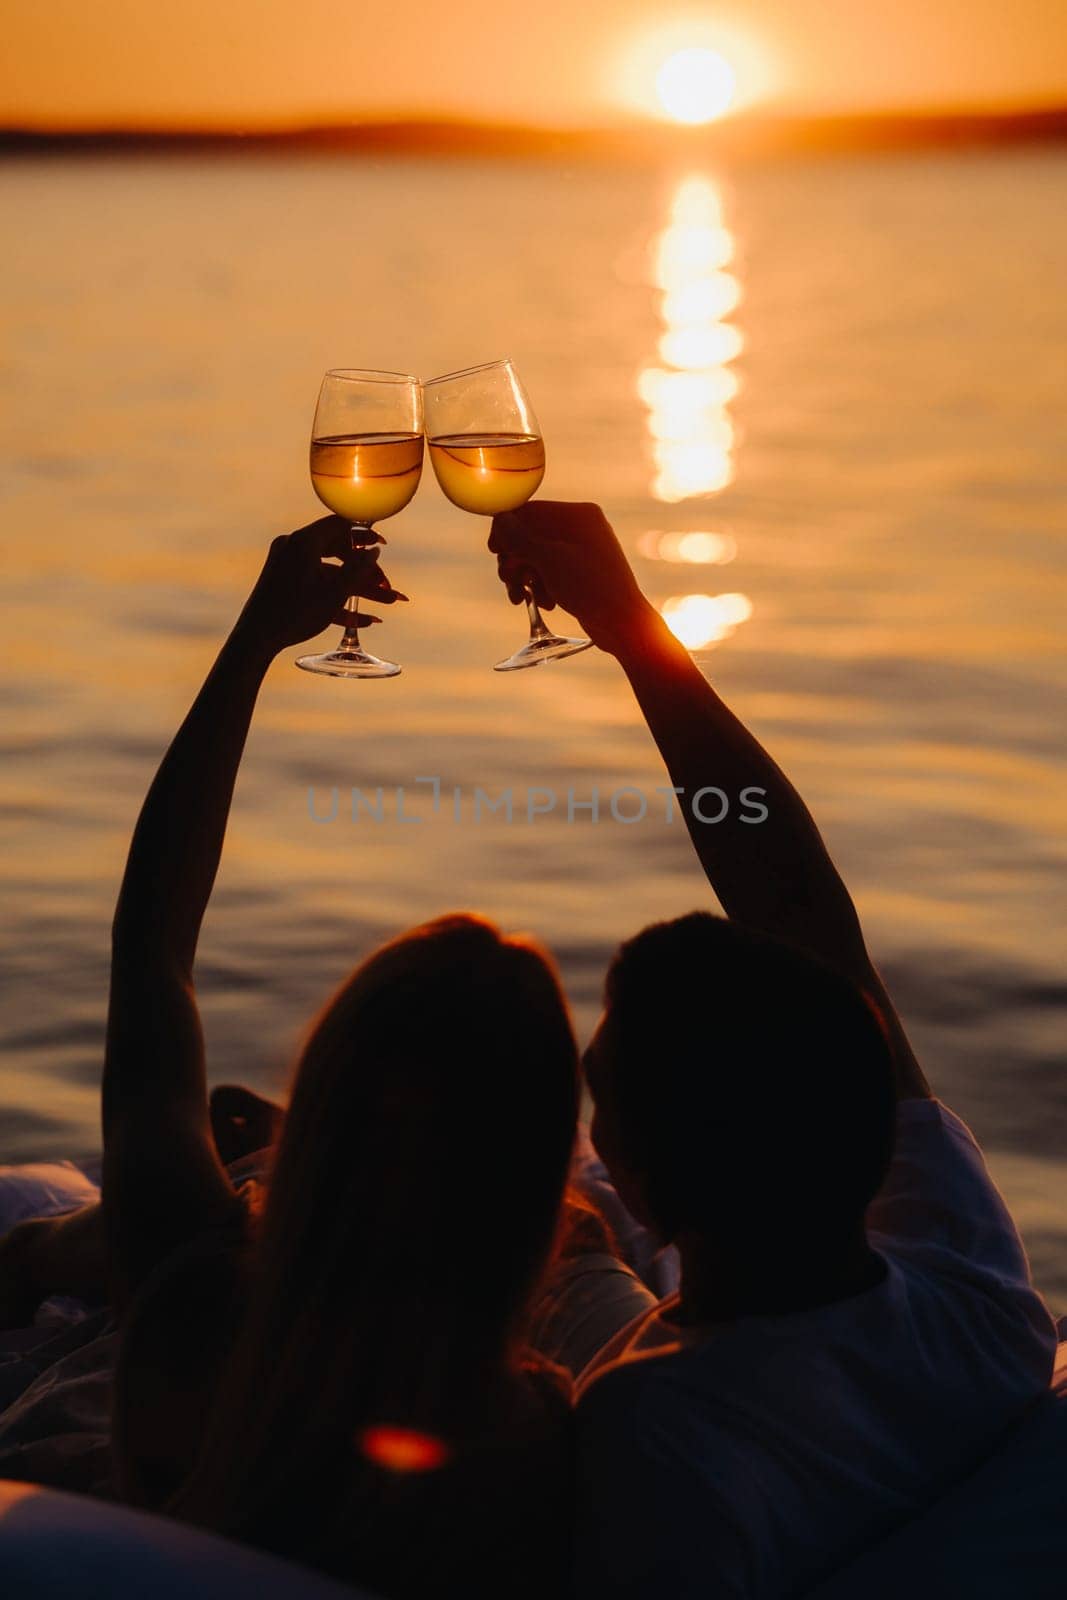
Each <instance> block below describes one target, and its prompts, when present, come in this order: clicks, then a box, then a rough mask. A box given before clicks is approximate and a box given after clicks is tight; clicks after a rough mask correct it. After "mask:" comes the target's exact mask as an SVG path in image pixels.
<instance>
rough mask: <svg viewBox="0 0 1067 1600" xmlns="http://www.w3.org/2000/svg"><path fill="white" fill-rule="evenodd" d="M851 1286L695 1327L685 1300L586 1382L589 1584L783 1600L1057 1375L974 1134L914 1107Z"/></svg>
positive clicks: (652, 1594)
mask: <svg viewBox="0 0 1067 1600" xmlns="http://www.w3.org/2000/svg"><path fill="white" fill-rule="evenodd" d="M868 1227H869V1232H870V1240H871V1244H872V1246H873V1247H874V1248H875V1249H876V1250H877V1251H878V1252H879V1253H880V1254H881V1255H882V1256H883V1257H884V1258H885V1261H886V1265H887V1271H886V1276H885V1277H884V1279H883V1280H882V1281H881V1282H880V1283H879V1284H877V1285H876V1286H875V1287H874V1288H872V1289H869V1290H867V1291H866V1292H864V1293H862V1294H859V1295H856V1296H854V1297H853V1298H851V1299H848V1300H843V1301H838V1302H836V1303H835V1304H832V1305H828V1306H822V1307H819V1308H817V1309H815V1310H812V1311H805V1312H799V1313H796V1314H793V1315H788V1316H777V1317H771V1316H764V1317H743V1318H741V1319H739V1320H738V1321H736V1322H732V1323H729V1324H722V1325H716V1326H715V1327H712V1328H704V1329H701V1330H699V1331H696V1330H691V1329H685V1330H683V1329H682V1328H680V1327H677V1326H675V1325H674V1324H672V1322H671V1320H670V1318H671V1312H672V1310H673V1309H674V1307H676V1305H677V1302H678V1297H677V1296H676V1295H674V1296H669V1297H668V1298H667V1299H666V1300H663V1301H660V1302H659V1303H658V1305H657V1306H655V1307H654V1308H653V1309H652V1310H650V1311H648V1312H646V1313H644V1314H643V1315H642V1316H640V1317H638V1318H637V1319H636V1320H635V1321H634V1322H633V1323H632V1324H631V1325H630V1326H629V1328H627V1329H625V1330H623V1332H622V1333H621V1334H620V1335H619V1336H618V1337H617V1338H616V1339H615V1340H614V1341H613V1342H612V1344H611V1345H610V1346H609V1347H608V1348H607V1349H606V1350H605V1351H604V1352H602V1354H601V1356H600V1357H599V1358H598V1359H597V1360H596V1361H594V1362H593V1364H592V1366H591V1368H589V1369H587V1371H586V1372H585V1373H584V1374H583V1376H582V1385H581V1394H580V1400H579V1405H578V1433H579V1522H578V1527H579V1533H578V1538H579V1550H578V1566H579V1571H578V1585H577V1592H578V1593H580V1594H582V1595H583V1596H588V1597H589V1600H601V1597H603V1600H607V1597H609V1596H610V1597H611V1600H637V1597H640V1600H691V1597H692V1600H696V1597H697V1596H699V1597H701V1600H713V1597H716V1596H727V1597H734V1596H744V1597H745V1600H779V1597H784V1596H790V1595H793V1594H797V1593H803V1592H804V1590H805V1589H807V1588H808V1587H809V1586H811V1585H812V1584H814V1583H815V1582H816V1581H818V1580H819V1579H820V1578H822V1577H824V1576H826V1575H828V1574H829V1573H831V1572H833V1571H834V1570H836V1569H837V1568H838V1567H840V1566H841V1565H843V1564H844V1563H846V1562H847V1561H849V1560H850V1559H851V1558H852V1556H853V1555H855V1554H856V1553H857V1552H858V1551H860V1550H861V1549H863V1548H865V1547H866V1546H868V1545H870V1544H871V1543H873V1542H874V1541H876V1540H877V1539H879V1538H881V1537H883V1536H884V1535H885V1534H887V1533H888V1532H890V1531H891V1530H892V1529H893V1528H895V1527H897V1526H898V1525H899V1524H901V1523H902V1522H904V1521H906V1520H907V1519H908V1518H909V1517H911V1516H912V1515H914V1514H915V1513H916V1512H917V1511H919V1510H921V1509H922V1508H924V1507H925V1506H926V1505H928V1504H929V1503H930V1502H931V1501H932V1500H934V1499H935V1498H936V1496H937V1495H938V1494H939V1493H940V1492H941V1491H942V1490H943V1489H944V1488H946V1487H947V1486H948V1485H949V1484H950V1483H952V1482H954V1481H955V1480H957V1479H958V1478H959V1477H961V1476H962V1475H963V1474H964V1473H966V1472H967V1471H968V1470H970V1469H971V1468H972V1467H973V1466H974V1465H975V1464H976V1463H977V1462H978V1461H980V1460H981V1459H982V1458H983V1457H984V1456H985V1455H986V1454H987V1453H988V1452H989V1450H990V1449H991V1448H992V1446H993V1445H994V1444H995V1443H996V1442H997V1440H998V1438H999V1437H1000V1436H1001V1435H1002V1434H1003V1433H1004V1431H1005V1430H1006V1429H1007V1428H1008V1427H1010V1425H1011V1424H1012V1422H1013V1421H1015V1419H1017V1418H1018V1417H1019V1416H1020V1415H1021V1414H1022V1413H1023V1411H1024V1410H1025V1409H1026V1408H1027V1407H1028V1406H1029V1405H1030V1404H1031V1403H1032V1402H1033V1401H1034V1400H1036V1399H1037V1397H1038V1396H1039V1395H1040V1394H1041V1393H1042V1392H1043V1391H1044V1390H1046V1389H1047V1387H1048V1384H1049V1380H1050V1377H1051V1373H1052V1365H1053V1359H1054V1353H1055V1348H1056V1333H1055V1328H1054V1325H1053V1323H1052V1320H1051V1318H1050V1316H1049V1314H1048V1312H1047V1310H1046V1308H1045V1306H1044V1303H1043V1301H1042V1300H1041V1298H1040V1296H1039V1295H1038V1294H1037V1293H1036V1291H1035V1290H1034V1288H1033V1286H1032V1284H1031V1281H1030V1273H1029V1267H1028V1265H1027V1260H1026V1255H1025V1253H1024V1251H1023V1247H1022V1244H1021V1242H1020V1239H1019V1236H1018V1233H1017V1232H1016V1229H1015V1226H1014V1224H1013V1222H1012V1220H1011V1217H1010V1216H1009V1214H1008V1212H1007V1209H1006V1207H1005V1205H1004V1202H1003V1201H1002V1200H1001V1198H1000V1195H999V1194H998V1192H997V1190H996V1188H995V1186H994V1184H993V1182H992V1179H991V1178H990V1177H989V1174H988V1172H987V1170H986V1166H985V1162H984V1160H983V1158H982V1154H981V1151H980V1150H979V1148H978V1146H977V1144H976V1143H975V1141H974V1138H973V1137H972V1135H971V1133H970V1132H969V1130H968V1129H967V1128H966V1127H965V1126H964V1124H963V1123H962V1122H961V1121H960V1120H959V1118H958V1117H956V1116H954V1115H953V1113H952V1112H951V1111H949V1110H948V1109H947V1108H946V1107H944V1106H942V1105H940V1104H939V1103H938V1102H937V1101H934V1100H908V1101H904V1102H902V1104H901V1105H900V1107H899V1108H898V1119H897V1143H896V1150H895V1153H894V1157H893V1162H892V1166H891V1168H890V1172H889V1175H888V1177H887V1179H886V1183H885V1185H884V1187H883V1189H882V1190H881V1192H880V1193H879V1195H878V1196H877V1198H876V1200H875V1202H874V1204H873V1205H872V1206H871V1209H870V1211H869V1213H868Z"/></svg>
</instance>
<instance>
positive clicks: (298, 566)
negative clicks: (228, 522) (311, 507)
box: [235, 517, 407, 657]
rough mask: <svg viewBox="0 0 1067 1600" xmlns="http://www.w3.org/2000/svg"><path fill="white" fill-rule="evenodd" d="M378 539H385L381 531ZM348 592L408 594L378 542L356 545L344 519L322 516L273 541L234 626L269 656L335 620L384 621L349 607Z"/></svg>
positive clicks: (374, 596) (378, 596)
mask: <svg viewBox="0 0 1067 1600" xmlns="http://www.w3.org/2000/svg"><path fill="white" fill-rule="evenodd" d="M376 539H377V541H378V542H381V540H380V536H376ZM328 557H329V558H333V559H331V560H327V559H326V558H328ZM338 563H339V564H338ZM349 595H360V596H363V597H366V598H367V599H370V600H372V601H373V602H374V603H375V604H376V605H383V606H391V605H392V604H393V603H394V602H395V601H397V600H406V599H407V595H404V594H400V593H399V592H398V591H397V590H396V589H394V588H393V587H392V586H391V584H390V583H389V580H388V578H387V577H386V576H385V574H384V572H383V571H382V569H381V568H380V567H379V565H378V551H377V548H376V545H365V546H361V547H360V548H359V549H356V550H354V549H353V548H352V538H351V534H350V532H349V527H348V523H347V522H345V521H344V520H343V518H341V517H320V518H319V520H318V521H317V522H312V523H310V524H309V525H308V526H307V527H306V528H298V529H297V530H296V532H295V533H288V534H280V535H279V537H278V538H277V539H275V540H274V541H273V542H272V544H271V547H270V550H269V551H268V552H267V560H266V563H265V564H264V567H263V571H262V572H261V573H260V575H259V578H258V579H257V581H256V586H255V588H254V589H253V590H252V593H251V594H250V595H249V597H248V600H247V601H246V603H245V608H244V610H243V611H242V612H241V615H240V617H239V619H238V622H237V628H236V630H235V631H236V632H237V634H238V635H239V636H240V637H241V638H243V639H245V640H246V641H247V642H248V643H249V644H251V645H252V646H253V647H255V648H256V649H258V650H260V651H261V652H263V653H264V654H265V655H267V656H268V657H270V656H275V655H277V653H278V651H279V650H284V649H285V648H286V647H287V646H288V645H293V644H301V643H302V642H303V640H305V639H313V638H314V637H315V635H316V634H317V633H321V632H322V630H323V628H326V627H328V626H329V625H330V623H331V622H337V623H339V624H340V625H341V626H347V625H348V624H349V623H352V622H354V623H355V625H356V626H357V627H360V628H363V627H368V626H369V625H370V624H371V623H372V622H379V621H380V620H381V619H380V618H379V617H374V616H364V615H362V614H360V615H358V616H355V617H353V615H352V613H351V612H348V611H345V609H344V604H345V601H346V600H347V599H348V597H349Z"/></svg>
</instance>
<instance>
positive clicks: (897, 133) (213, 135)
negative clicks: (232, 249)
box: [0, 107, 1067, 161]
mask: <svg viewBox="0 0 1067 1600" xmlns="http://www.w3.org/2000/svg"><path fill="white" fill-rule="evenodd" d="M1060 142H1067V107H1053V108H1049V109H1045V110H1036V111H1014V112H998V113H971V112H958V113H937V114H932V113H927V114H916V115H914V116H912V115H893V116H834V117H788V116H759V117H757V116H754V115H750V116H737V117H733V118H730V119H729V120H727V121H725V122H722V123H713V124H711V125H710V126H708V127H705V128H676V127H665V126H662V125H660V124H657V123H650V124H648V125H641V126H633V127H617V128H591V129H541V128H528V127H520V126H514V125H494V124H488V123H467V122H459V121H445V120H438V121H386V122H365V123H353V124H350V125H333V126H321V127H318V126H311V127H296V128H276V129H258V128H257V129H251V130H248V131H245V132H240V131H236V130H232V129H221V128H166V129H163V128H160V129H152V128H86V129H43V128H30V127H8V128H0V157H2V156H27V155H30V156H55V155H61V156H69V155H107V156H124V155H153V154H160V155H174V156H182V155H190V156H197V155H215V154H218V155H226V154H238V153H239V154H247V155H284V154H290V153H292V154H301V153H305V154H336V155H369V156H377V157H382V158H388V157H392V156H410V155H441V156H476V157H481V158H487V159H489V158H494V157H495V158H513V157H525V158H527V159H532V160H560V159H565V160H586V161H603V160H608V161H611V160H626V161H660V160H663V159H665V158H666V159H669V158H675V157H679V156H684V157H685V158H687V159H692V158H694V157H698V158H704V159H708V158H712V159H714V158H731V159H733V158H739V159H745V158H751V157H759V156H769V155H773V156H779V155H781V156H790V155H813V154H814V155H821V154H837V153H841V154H852V153H866V152H876V151H897V150H938V149H966V148H990V147H999V146H1010V145H1033V144H1044V143H1060Z"/></svg>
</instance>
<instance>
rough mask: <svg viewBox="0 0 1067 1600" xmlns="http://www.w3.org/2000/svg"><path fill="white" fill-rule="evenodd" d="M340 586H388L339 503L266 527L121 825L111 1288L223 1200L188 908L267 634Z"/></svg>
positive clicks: (218, 841)
mask: <svg viewBox="0 0 1067 1600" xmlns="http://www.w3.org/2000/svg"><path fill="white" fill-rule="evenodd" d="M330 557H333V558H340V564H331V563H330V562H329V561H328V560H326V559H324V558H330ZM356 593H358V594H361V595H371V596H373V598H374V600H375V602H380V603H383V604H389V603H391V602H392V600H393V599H394V598H395V594H394V591H393V590H392V589H390V587H389V584H388V581H387V579H386V578H385V576H384V574H383V573H382V572H381V570H380V568H379V567H378V565H377V553H376V551H375V550H374V549H373V548H370V549H365V550H358V551H353V550H352V549H351V540H350V536H349V532H348V527H347V525H346V524H345V523H344V522H343V521H342V520H341V519H340V518H339V517H323V518H321V519H320V520H319V521H317V522H314V523H312V524H311V525H310V526H309V527H306V528H301V529H299V530H298V531H297V532H296V533H291V534H288V535H283V536H282V537H280V538H278V539H275V540H274V542H273V544H272V545H271V547H270V551H269V553H268V556H267V560H266V564H265V566H264V568H263V571H262V573H261V575H260V577H259V579H258V581H257V583H256V585H255V588H254V589H253V591H252V593H251V595H250V596H249V599H248V601H247V603H246V605H245V607H244V610H243V611H242V613H241V615H240V617H239V618H238V621H237V623H236V625H235V627H234V629H233V632H232V633H231V634H230V636H229V638H228V639H227V640H226V642H225V644H224V645H223V647H222V650H221V651H220V653H219V656H218V659H217V660H216V662H215V665H214V666H213V667H212V669H211V671H210V673H209V674H208V677H207V680H206V681H205V683H204V685H203V687H202V689H201V690H200V693H199V694H198V695H197V697H196V699H195V701H194V702H193V705H192V708H191V710H190V711H189V714H188V716H187V717H186V719H185V721H184V722H183V723H182V725H181V727H180V728H179V730H178V732H177V734H176V735H175V737H174V741H173V743H172V744H171V746H170V748H169V750H168V751H167V753H166V755H165V756H164V758H163V761H162V763H161V765H160V768H159V771H158V772H157V773H156V776H155V779H154V780H153V783H152V786H151V788H150V789H149V791H148V795H147V797H146V799H145V802H144V805H143V806H142V808H141V814H140V817H139V818H138V820H137V826H136V828H135V829H134V834H133V841H132V843H131V845H130V852H129V857H128V859H127V862H126V871H125V875H124V877H123V880H122V889H121V891H120V894H119V899H118V905H117V908H116V911H115V920H114V925H113V929H112V962H111V995H110V1003H109V1009H108V1029H107V1053H106V1058H105V1062H104V1081H103V1131H104V1175H103V1204H104V1209H105V1218H106V1222H107V1229H108V1239H109V1248H110V1257H111V1265H112V1271H113V1278H114V1282H113V1292H114V1294H115V1296H116V1298H117V1299H118V1300H119V1301H120V1302H121V1301H122V1300H123V1299H125V1298H126V1297H128V1295H129V1294H130V1293H131V1292H132V1290H133V1289H134V1288H135V1287H136V1286H137V1284H138V1283H139V1282H140V1281H141V1279H142V1278H143V1277H144V1275H145V1273H146V1272H147V1271H148V1270H149V1269H150V1267H151V1266H152V1265H153V1263H154V1262H156V1261H157V1260H159V1258H160V1256H161V1255H162V1254H163V1253H165V1252H166V1251H167V1250H168V1249H170V1248H172V1247H173V1246H174V1245H175V1244H177V1243H178V1242H180V1241H181V1240H182V1239H184V1238H186V1237H188V1236H189V1235H190V1234H191V1233H192V1232H194V1231H196V1229H197V1228H199V1227H203V1226H205V1225H207V1224H210V1223H211V1222H214V1221H220V1222H221V1221H224V1220H225V1219H226V1218H227V1217H229V1216H230V1215H232V1214H233V1207H234V1204H235V1202H234V1199H233V1194H232V1190H231V1188H230V1185H229V1183H228V1182H227V1179H226V1174H225V1172H224V1171H223V1168H222V1166H221V1164H220V1162H219V1159H218V1156H217V1154H216V1151H215V1148H214V1144H213V1141H212V1137H211V1125H210V1120H209V1114H208V1100H207V1083H206V1076H205V1068H204V1047H203V1036H202V1033H201V1028H200V1017H199V1012H198V1010H197V1005H196V996H195V992H194V987H193V961H194V957H195V955H196V946H197V940H198V938H199V934H200V924H201V922H202V920H203V916H204V912H205V910H206V908H207V903H208V899H209V897H210V894H211V890H212V886H213V885H214V882H215V874H216V872H217V871H218V865H219V859H220V856H221V854H222V843H223V838H224V836H225V832H226V823H227V820H228V817H229V812H230V802H231V799H232V796H233V788H234V783H235V780H236V777H237V768H238V766H239V764H240V760H241V754H242V751H243V750H244V744H245V739H246V737H247V734H248V728H249V723H250V722H251V718H252V712H253V709H254V707H255V703H256V697H257V695H258V693H259V688H260V685H261V683H262V681H263V678H264V676H265V674H266V671H267V668H268V666H269V665H270V662H271V660H272V659H273V657H274V656H275V655H276V654H277V653H278V651H279V650H282V649H284V648H285V647H286V646H288V645H291V644H297V643H299V642H300V641H302V640H304V639H308V638H311V637H313V636H314V635H315V634H317V633H320V632H321V631H322V629H323V628H325V627H326V626H328V624H329V623H330V622H331V621H337V620H339V619H340V620H346V621H347V620H349V619H348V618H347V617H345V618H343V619H341V618H340V613H341V611H342V607H343V605H344V601H345V599H346V598H347V596H348V595H350V594H356ZM372 620H376V619H372V618H366V619H361V621H367V622H369V621H372Z"/></svg>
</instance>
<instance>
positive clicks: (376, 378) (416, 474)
mask: <svg viewBox="0 0 1067 1600" xmlns="http://www.w3.org/2000/svg"><path fill="white" fill-rule="evenodd" d="M422 451H423V432H422V394H421V391H420V389H419V380H418V379H417V378H412V377H411V376H409V375H408V374H407V373H403V372H365V371H361V370H360V369H359V368H356V367H338V368H336V370H334V371H332V372H328V373H327V374H326V376H325V377H324V378H323V380H322V388H321V389H320V390H319V401H318V405H317V406H316V407H315V420H314V422H313V423H312V427H311V484H312V487H313V489H314V490H315V493H316V494H317V495H318V497H319V499H320V500H321V501H322V503H323V505H324V506H329V508H330V510H331V511H335V512H336V513H337V515H338V516H339V517H344V518H346V519H347V521H348V522H350V523H351V525H352V548H353V549H354V550H355V549H359V548H360V547H361V546H363V545H368V544H372V543H373V542H374V524H375V523H376V522H381V521H382V520H383V518H385V517H394V516H395V515H396V513H397V512H398V511H403V509H404V507H405V506H406V505H407V503H408V501H409V500H410V499H411V497H412V495H413V494H414V493H415V490H416V489H417V488H418V486H419V478H420V477H421V476H422ZM345 610H346V611H348V612H350V613H351V616H352V620H351V621H350V622H349V624H348V626H347V628H346V629H345V631H344V634H343V635H342V637H341V642H340V643H339V645H338V646H337V649H336V650H329V651H327V652H326V654H325V655H321V656H300V657H299V658H298V660H297V663H296V664H297V666H298V667H303V669H304V671H305V672H325V673H328V674H329V675H330V676H331V677H333V678H395V677H396V675H397V673H398V672H399V671H400V668H399V667H398V666H397V664H396V662H395V661H383V660H381V659H380V657H378V656H372V655H370V654H369V653H368V652H367V651H366V650H364V648H363V646H362V645H361V644H360V642H359V633H358V631H357V629H356V621H355V618H356V614H357V613H358V611H359V599H358V596H355V595H353V596H352V597H351V598H350V599H348V600H347V601H346V602H345Z"/></svg>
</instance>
